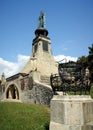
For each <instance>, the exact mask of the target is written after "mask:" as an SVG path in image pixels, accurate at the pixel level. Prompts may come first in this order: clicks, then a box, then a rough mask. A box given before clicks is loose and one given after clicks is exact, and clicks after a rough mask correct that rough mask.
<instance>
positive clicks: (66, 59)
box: [54, 55, 77, 62]
mask: <svg viewBox="0 0 93 130" xmlns="http://www.w3.org/2000/svg"><path fill="white" fill-rule="evenodd" d="M54 58H55V60H56V61H61V60H63V62H68V61H77V57H71V56H65V55H57V56H54Z"/></svg>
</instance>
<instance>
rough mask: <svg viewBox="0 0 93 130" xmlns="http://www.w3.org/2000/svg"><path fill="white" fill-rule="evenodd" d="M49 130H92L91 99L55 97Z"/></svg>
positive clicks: (85, 97)
mask: <svg viewBox="0 0 93 130" xmlns="http://www.w3.org/2000/svg"><path fill="white" fill-rule="evenodd" d="M50 130H93V99H91V97H90V96H88V95H81V96H80V95H71V96H68V95H67V96H64V95H55V96H54V97H53V99H52V100H51V121H50Z"/></svg>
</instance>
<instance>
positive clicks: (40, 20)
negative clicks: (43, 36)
mask: <svg viewBox="0 0 93 130" xmlns="http://www.w3.org/2000/svg"><path fill="white" fill-rule="evenodd" d="M38 28H45V13H44V12H41V14H40V16H39V18H38Z"/></svg>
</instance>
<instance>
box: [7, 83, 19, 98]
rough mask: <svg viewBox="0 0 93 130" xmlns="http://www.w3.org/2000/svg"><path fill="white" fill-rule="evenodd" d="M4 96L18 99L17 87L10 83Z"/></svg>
mask: <svg viewBox="0 0 93 130" xmlns="http://www.w3.org/2000/svg"><path fill="white" fill-rule="evenodd" d="M6 98H7V99H17V100H18V99H19V92H18V89H17V87H16V86H15V85H14V84H12V85H10V86H9V87H8V89H7V92H6Z"/></svg>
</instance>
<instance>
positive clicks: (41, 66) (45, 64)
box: [21, 12, 58, 79]
mask: <svg viewBox="0 0 93 130" xmlns="http://www.w3.org/2000/svg"><path fill="white" fill-rule="evenodd" d="M35 36H36V37H35V38H34V39H33V43H32V55H31V57H30V59H29V61H28V63H27V64H26V66H25V67H24V68H23V69H22V71H21V73H30V72H32V71H35V72H38V74H39V75H40V79H44V78H46V77H50V75H51V73H57V72H58V70H57V63H56V62H55V60H54V57H53V55H52V49H51V40H50V38H49V37H47V36H48V30H47V29H46V28H45V13H43V12H41V14H40V16H39V19H38V28H37V29H36V30H35Z"/></svg>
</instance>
